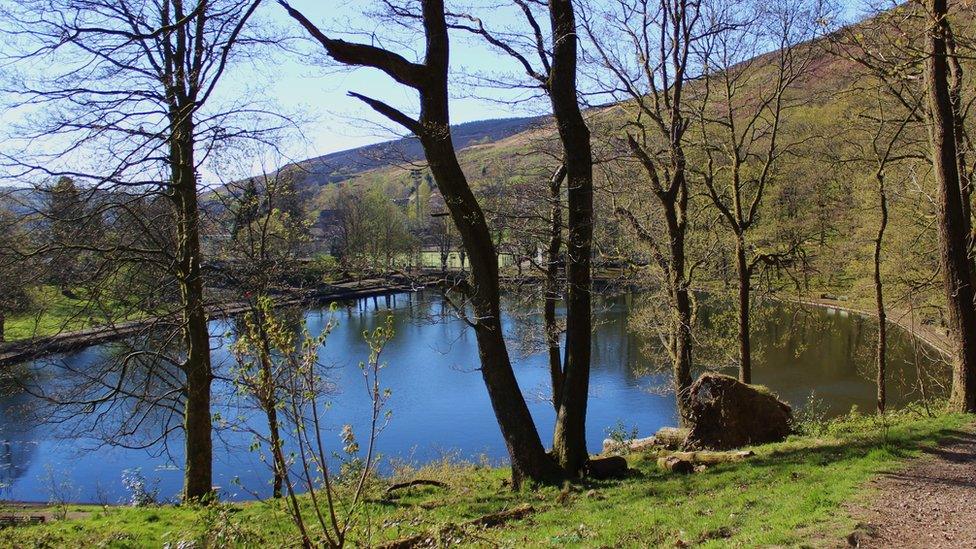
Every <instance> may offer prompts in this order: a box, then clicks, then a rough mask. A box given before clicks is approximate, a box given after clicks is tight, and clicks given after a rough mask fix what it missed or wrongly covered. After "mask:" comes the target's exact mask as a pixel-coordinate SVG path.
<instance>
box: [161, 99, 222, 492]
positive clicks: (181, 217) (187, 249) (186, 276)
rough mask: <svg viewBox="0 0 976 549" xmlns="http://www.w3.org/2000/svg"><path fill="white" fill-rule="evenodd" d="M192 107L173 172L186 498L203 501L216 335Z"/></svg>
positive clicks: (176, 129)
mask: <svg viewBox="0 0 976 549" xmlns="http://www.w3.org/2000/svg"><path fill="white" fill-rule="evenodd" d="M189 112H190V111H189V109H184V110H179V111H177V112H176V113H175V114H174V115H173V116H172V118H171V120H172V127H173V130H172V131H173V135H172V137H171V144H170V148H171V151H170V153H171V157H170V162H171V169H172V174H173V200H174V202H175V205H176V214H177V250H176V268H177V280H178V283H179V288H180V304H181V307H182V309H183V331H184V339H185V342H186V346H187V356H186V361H185V363H184V365H183V370H184V372H185V373H186V404H185V409H184V424H183V425H184V430H185V436H186V442H185V452H186V456H185V459H186V470H185V472H184V485H183V498H184V500H186V501H192V500H199V499H200V498H204V497H206V496H208V495H209V494H210V493H211V492H212V491H213V469H212V468H213V464H212V460H213V443H212V440H211V415H210V384H211V381H212V378H213V376H212V371H211V364H210V333H209V331H208V327H207V314H206V311H205V309H204V298H203V275H202V272H201V269H200V219H199V208H198V205H197V182H196V165H195V163H194V154H193V153H194V151H193V145H194V142H193V122H192V120H190V119H189V118H190V115H189V114H187V113H189Z"/></svg>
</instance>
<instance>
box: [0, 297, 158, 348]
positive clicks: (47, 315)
mask: <svg viewBox="0 0 976 549" xmlns="http://www.w3.org/2000/svg"><path fill="white" fill-rule="evenodd" d="M75 291H76V293H77V294H78V295H76V296H75V298H71V297H68V296H66V295H64V294H63V293H62V292H61V291H60V290H59V289H58V288H57V287H56V286H38V287H36V288H33V289H32V290H31V293H32V296H31V297H32V302H33V304H34V306H33V307H32V309H31V310H30V311H29V312H25V313H20V314H13V315H9V316H8V317H7V319H6V324H5V326H4V335H5V337H6V340H7V341H11V342H12V341H18V340H23V339H31V338H35V337H45V336H51V335H56V334H61V333H66V332H72V331H76V330H83V329H85V328H92V327H96V326H103V325H105V324H108V323H110V322H123V321H126V320H134V319H136V318H139V317H140V316H141V313H139V312H137V311H134V310H128V312H127V309H131V307H129V308H127V307H125V306H123V305H122V304H120V303H114V302H113V303H108V304H105V303H102V304H101V307H109V308H111V309H112V310H108V311H106V310H103V309H101V308H100V306H99V305H97V304H96V303H95V302H94V301H93V300H90V299H88V297H87V293H86V292H85V291H84V290H82V289H76V290H75Z"/></svg>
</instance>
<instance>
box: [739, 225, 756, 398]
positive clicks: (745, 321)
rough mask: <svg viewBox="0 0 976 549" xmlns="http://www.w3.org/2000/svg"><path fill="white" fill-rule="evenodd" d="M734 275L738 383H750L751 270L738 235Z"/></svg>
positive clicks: (744, 245) (740, 236) (742, 240)
mask: <svg viewBox="0 0 976 549" xmlns="http://www.w3.org/2000/svg"><path fill="white" fill-rule="evenodd" d="M735 259H736V264H735V265H736V274H737V276H738V280H739V303H738V305H739V307H738V309H739V314H738V320H739V322H738V324H739V381H741V382H742V383H752V342H751V340H750V338H749V299H750V297H749V294H750V289H751V288H750V286H751V281H752V269H750V268H749V264H748V262H747V260H746V243H745V238H744V237H743V236H742V235H741V234H740V235H738V236H737V237H736V241H735Z"/></svg>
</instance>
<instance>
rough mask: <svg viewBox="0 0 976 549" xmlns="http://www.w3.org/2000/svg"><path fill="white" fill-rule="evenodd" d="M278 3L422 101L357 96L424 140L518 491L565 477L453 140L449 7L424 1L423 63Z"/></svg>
mask: <svg viewBox="0 0 976 549" xmlns="http://www.w3.org/2000/svg"><path fill="white" fill-rule="evenodd" d="M279 3H280V4H281V5H282V6H283V7H284V8H285V9H286V10H287V11H288V14H289V15H290V16H291V17H292V18H294V19H295V20H296V21H298V22H299V23H300V24H301V25H302V26H303V27H304V28H305V30H307V31H308V33H309V34H310V35H311V36H312V37H313V38H314V39H315V40H316V41H317V42H318V43H319V44H320V45H321V46H322V48H323V49H324V50H325V52H326V53H327V54H328V55H329V56H330V57H331V58H332V59H334V60H335V61H337V62H339V63H340V64H343V65H349V66H365V67H371V68H374V69H378V70H380V71H382V72H384V73H385V74H387V75H388V76H390V77H391V78H393V79H394V80H395V81H396V82H398V83H399V84H401V85H403V86H405V87H407V88H410V89H412V90H414V91H416V92H417V94H418V95H419V99H420V116H419V117H418V118H413V117H411V116H409V115H407V114H406V113H404V112H403V111H401V110H399V109H397V108H395V107H393V106H391V105H389V104H387V103H384V102H382V101H379V100H377V99H373V98H370V97H366V96H364V95H361V94H358V93H355V92H351V95H352V96H353V97H356V98H358V99H360V100H362V101H364V102H365V103H366V104H367V105H369V106H370V107H371V108H373V109H374V110H376V111H377V112H379V113H380V114H382V115H383V116H386V117H387V118H389V119H390V120H392V121H394V122H395V123H397V124H399V125H401V126H403V127H404V128H406V129H407V131H409V132H411V133H413V134H415V135H416V136H417V137H418V139H419V140H420V142H421V144H422V145H423V148H424V152H425V155H426V157H427V162H428V164H429V166H430V171H431V173H432V174H433V176H434V181H435V182H436V183H437V187H438V189H439V190H440V192H441V194H442V195H443V197H444V201H445V203H446V205H447V208H448V211H449V212H450V214H451V218H452V219H453V220H454V224H455V226H456V227H457V229H458V233H459V234H460V237H461V242H462V245H463V247H464V250H465V252H466V253H467V255H468V257H469V258H470V267H471V283H470V285H468V286H469V287H468V288H467V291H466V295H467V298H468V300H469V301H470V304H471V307H472V309H473V313H474V314H473V317H472V318H470V319H468V322H469V324H470V325H471V327H472V328H473V329H474V330H475V334H476V336H477V340H478V352H479V357H480V359H481V374H482V377H483V378H484V381H485V385H486V386H487V388H488V394H489V397H490V398H491V402H492V407H493V409H494V411H495V418H496V419H497V420H498V424H499V426H500V428H501V431H502V436H503V437H504V439H505V443H506V445H507V447H508V453H509V457H510V458H511V462H512V477H513V481H514V482H513V484H514V485H516V486H518V485H519V484H520V482H521V480H522V479H523V478H524V477H528V478H530V479H533V480H538V481H551V480H554V479H557V478H560V477H562V476H563V475H562V472H561V470H560V468H559V467H558V466H557V465H556V463H555V462H554V461H553V460H552V458H551V457H550V456H549V455H548V454H547V453H546V451H545V448H544V447H543V446H542V442H541V440H540V439H539V433H538V431H537V430H536V428H535V422H534V421H533V419H532V416H531V415H530V414H529V409H528V406H526V404H525V398H524V397H523V396H522V392H521V390H520V388H519V385H518V381H517V380H516V379H515V374H514V372H513V370H512V364H511V359H510V357H509V353H508V349H507V347H506V345H505V340H504V334H503V332H502V325H501V305H500V287H499V279H498V256H497V254H496V252H495V245H494V241H493V240H492V235H491V231H490V229H489V227H488V224H487V223H486V221H485V215H484V212H483V211H482V208H481V206H480V205H479V203H478V200H477V199H476V198H475V196H474V194H473V193H472V191H471V187H470V185H469V184H468V179H467V177H466V176H465V174H464V172H463V170H462V169H461V166H460V164H459V162H458V159H457V154H456V152H455V149H454V144H453V143H452V141H451V127H450V115H449V109H448V107H449V95H448V69H449V50H450V41H449V37H448V25H447V19H446V15H445V9H444V2H443V1H442V0H424V1H422V2H421V21H422V26H423V35H424V38H425V49H424V53H423V57H424V60H423V61H422V62H413V61H409V60H407V59H406V58H405V57H403V56H401V55H399V54H397V53H395V52H393V51H390V50H388V49H384V48H381V47H377V46H372V45H366V44H357V43H351V42H347V41H345V40H340V39H335V38H331V37H330V36H329V35H328V34H326V33H325V32H323V31H322V29H320V28H319V27H318V26H316V25H315V24H314V23H312V22H311V21H310V20H309V19H308V18H307V17H305V16H304V15H303V14H302V13H301V12H299V11H298V10H296V9H294V8H292V7H291V6H290V5H289V4H288V3H287V2H284V1H282V0H279Z"/></svg>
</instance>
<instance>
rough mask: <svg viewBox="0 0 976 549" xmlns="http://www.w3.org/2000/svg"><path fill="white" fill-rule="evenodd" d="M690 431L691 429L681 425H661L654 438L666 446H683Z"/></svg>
mask: <svg viewBox="0 0 976 549" xmlns="http://www.w3.org/2000/svg"><path fill="white" fill-rule="evenodd" d="M690 432H691V430H690V429H682V428H681V427H661V428H660V429H658V431H657V434H655V435H654V438H655V439H656V440H657V443H658V444H659V445H661V446H664V447H665V448H681V447H683V446H684V445H685V439H686V438H688V433H690Z"/></svg>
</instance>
